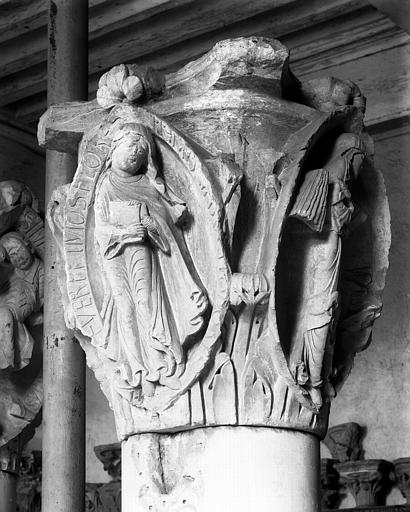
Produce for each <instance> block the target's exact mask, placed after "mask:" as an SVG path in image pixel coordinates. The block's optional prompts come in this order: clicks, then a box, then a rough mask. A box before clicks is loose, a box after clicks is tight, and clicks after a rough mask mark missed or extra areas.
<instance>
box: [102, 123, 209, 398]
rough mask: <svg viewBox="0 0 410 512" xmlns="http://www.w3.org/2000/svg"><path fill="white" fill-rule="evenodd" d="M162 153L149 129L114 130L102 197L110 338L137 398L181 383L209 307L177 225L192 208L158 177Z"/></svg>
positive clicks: (106, 328)
mask: <svg viewBox="0 0 410 512" xmlns="http://www.w3.org/2000/svg"><path fill="white" fill-rule="evenodd" d="M154 153H155V146H154V141H153V139H152V135H151V134H150V131H149V129H148V128H146V127H144V126H143V125H139V124H136V123H128V124H125V125H124V126H123V127H122V128H120V129H119V130H118V131H117V132H116V133H115V134H114V138H113V143H112V147H111V150H110V156H109V162H110V164H109V166H110V167H109V168H108V169H107V170H106V171H105V172H104V174H103V175H102V177H101V180H100V182H99V183H97V190H96V199H95V225H96V228H95V238H96V242H97V244H98V247H99V265H100V267H101V270H102V272H103V276H104V278H105V282H104V286H105V290H104V305H103V308H102V312H101V314H102V317H103V322H104V336H106V339H105V341H104V345H105V346H106V347H107V351H109V352H111V353H112V356H111V357H112V359H113V360H116V361H120V362H121V366H120V367H119V368H118V372H119V374H120V376H121V377H120V378H121V379H122V380H123V381H124V387H125V388H128V389H132V390H134V391H133V398H131V401H136V402H138V401H140V400H141V391H142V393H143V394H144V395H146V396H152V395H153V394H154V391H155V384H157V383H159V384H161V385H162V386H166V387H169V388H171V389H179V387H180V386H181V382H180V380H179V377H180V376H181V375H182V373H183V372H184V367H185V353H184V348H183V347H184V345H185V344H186V342H187V340H188V339H193V338H194V337H195V336H196V335H197V333H198V332H199V331H200V330H201V328H202V326H203V321H204V320H203V316H204V314H205V312H206V309H207V299H206V296H205V294H204V292H203V290H202V289H201V286H200V285H199V284H197V281H198V279H197V278H196V276H195V275H194V269H193V268H192V263H191V262H190V261H189V260H188V261H187V258H188V257H187V256H186V253H187V249H186V246H185V243H184V242H183V239H182V236H181V234H180V233H178V228H177V227H176V224H177V223H178V222H180V221H181V218H182V216H183V215H184V213H185V211H186V207H185V205H184V203H183V202H182V201H181V200H179V199H178V198H177V197H176V196H175V195H174V194H172V192H170V191H168V190H167V188H166V187H165V184H164V182H163V181H162V180H161V178H160V177H159V176H158V170H157V168H156V165H155V163H154V158H155V156H154ZM190 267H191V268H190Z"/></svg>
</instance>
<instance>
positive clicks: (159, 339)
mask: <svg viewBox="0 0 410 512" xmlns="http://www.w3.org/2000/svg"><path fill="white" fill-rule="evenodd" d="M364 105H365V100H364V97H363V95H362V94H361V93H360V91H359V89H358V88H357V86H355V85H354V84H352V83H351V82H347V81H342V80H335V79H332V80H328V81H327V82H320V83H315V82H314V81H311V82H309V83H308V84H300V83H299V82H298V81H297V79H295V77H294V76H293V75H292V73H291V72H290V70H289V66H288V51H287V49H286V48H285V47H283V46H282V45H281V44H280V43H279V42H277V41H274V40H269V39H264V38H257V37H253V38H239V39H232V40H228V41H222V42H220V43H218V44H217V45H215V47H214V48H213V49H212V50H211V51H210V52H208V53H207V54H206V55H204V56H202V57H201V58H199V59H198V60H197V61H195V62H193V63H190V64H187V65H186V66H184V67H183V68H182V69H181V70H179V71H177V72H175V73H171V74H168V75H166V76H161V74H160V73H155V72H153V71H151V70H143V69H140V68H137V67H133V66H130V65H121V66H116V67H115V68H113V69H112V70H110V71H109V72H107V73H106V74H104V75H103V77H102V78H101V81H100V87H99V91H98V93H97V98H96V101H92V102H88V103H71V104H63V105H56V106H53V107H51V108H50V109H49V111H48V112H47V113H46V114H45V115H44V116H43V118H42V120H41V121H40V125H39V140H40V143H41V144H42V145H43V146H45V147H47V148H49V149H55V150H59V151H67V152H76V150H77V145H78V143H80V146H79V151H78V168H77V172H76V175H75V178H74V180H73V182H72V183H71V184H70V185H68V186H67V187H63V188H61V189H59V190H57V191H56V192H55V194H54V197H53V200H52V201H51V203H50V205H49V210H48V217H49V222H50V225H51V228H52V229H53V232H54V234H55V237H56V241H57V243H58V244H59V247H60V253H61V261H60V274H61V288H62V289H63V293H64V295H65V297H64V299H65V315H66V319H67V322H68V323H69V325H70V327H72V328H73V329H75V334H76V336H78V338H79V340H80V342H81V344H82V346H83V348H84V350H85V351H86V352H87V360H88V364H89V365H90V366H91V368H93V370H94V372H95V374H96V376H97V379H98V380H99V381H100V384H101V387H102V389H103V391H104V393H105V394H106V395H107V397H108V399H109V401H110V403H111V405H112V407H113V409H114V412H115V416H116V423H117V430H118V433H119V437H120V439H122V440H123V439H126V438H128V437H129V436H131V435H134V434H137V433H144V432H170V431H171V432H173V431H181V430H185V429H193V428H196V427H200V426H208V425H219V426H220V425H242V426H265V427H280V428H291V429H293V430H302V431H304V432H312V433H315V434H317V435H318V436H323V435H324V433H325V431H326V427H327V414H328V410H329V402H330V400H331V399H332V398H333V396H334V395H335V393H336V392H337V391H338V389H339V388H340V386H341V385H342V383H343V381H344V380H345V378H346V377H347V375H348V373H349V371H350V368H351V366H352V362H353V357H354V355H355V353H356V352H358V351H359V350H362V349H363V348H365V347H366V345H367V344H368V341H369V337H370V332H371V326H372V324H373V322H374V320H375V319H376V318H377V316H378V315H379V313H380V308H381V301H380V298H381V292H382V289H383V286H384V276H385V272H386V267H387V252H388V245H389V231H388V228H386V226H385V225H384V223H385V217H386V215H387V202H386V199H385V193H384V188H383V184H382V179H381V177H380V174H379V173H378V172H377V171H376V170H375V169H374V168H373V166H372V163H371V154H372V147H371V142H370V139H369V137H368V135H366V132H365V130H364V127H363V110H364ZM376 232H377V236H375V233H376Z"/></svg>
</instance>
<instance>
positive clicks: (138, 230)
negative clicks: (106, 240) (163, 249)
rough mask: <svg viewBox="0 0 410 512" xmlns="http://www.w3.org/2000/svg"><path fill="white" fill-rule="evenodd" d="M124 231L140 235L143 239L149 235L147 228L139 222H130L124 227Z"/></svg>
mask: <svg viewBox="0 0 410 512" xmlns="http://www.w3.org/2000/svg"><path fill="white" fill-rule="evenodd" d="M124 231H126V233H127V234H133V235H136V236H138V237H139V238H141V240H144V238H145V237H146V236H147V228H146V227H145V226H143V225H142V224H141V223H139V222H136V223H133V224H130V225H129V226H127V227H126V228H125V229H124Z"/></svg>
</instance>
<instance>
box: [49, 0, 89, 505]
mask: <svg viewBox="0 0 410 512" xmlns="http://www.w3.org/2000/svg"><path fill="white" fill-rule="evenodd" d="M48 28H49V33H48V38H49V42H50V44H49V49H48V104H49V105H51V104H54V103H57V102H61V101H69V100H80V99H86V98H87V83H88V74H87V62H88V43H87V41H88V2H87V0H54V1H51V2H50V8H49V27H48ZM75 168H76V157H75V156H71V155H67V154H65V153H59V152H57V151H47V156H46V194H45V196H46V202H47V201H49V200H50V197H51V193H52V191H53V190H54V189H55V188H56V187H58V186H59V185H63V184H65V183H69V182H70V181H71V179H72V177H73V175H74V172H75ZM56 251H57V249H56V246H55V243H54V239H53V237H52V235H51V233H50V230H48V231H46V262H45V304H44V340H45V343H44V391H45V393H44V413H43V488H42V499H43V502H42V503H43V511H44V512H73V511H74V510H78V511H80V510H83V508H84V489H85V460H84V452H85V361H84V353H83V352H82V350H81V348H80V346H79V344H78V342H77V340H76V339H75V337H74V335H73V333H72V331H70V330H69V329H67V327H66V325H65V322H64V313H63V307H62V303H61V290H60V289H59V286H58V283H57V275H56V274H57V270H56V258H57V256H56Z"/></svg>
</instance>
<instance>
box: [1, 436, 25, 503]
mask: <svg viewBox="0 0 410 512" xmlns="http://www.w3.org/2000/svg"><path fill="white" fill-rule="evenodd" d="M19 463H20V442H19V439H15V440H13V441H11V442H9V443H7V444H6V445H4V446H2V447H1V448H0V510H1V511H2V512H15V511H16V496H17V493H16V489H17V478H18V468H19Z"/></svg>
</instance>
